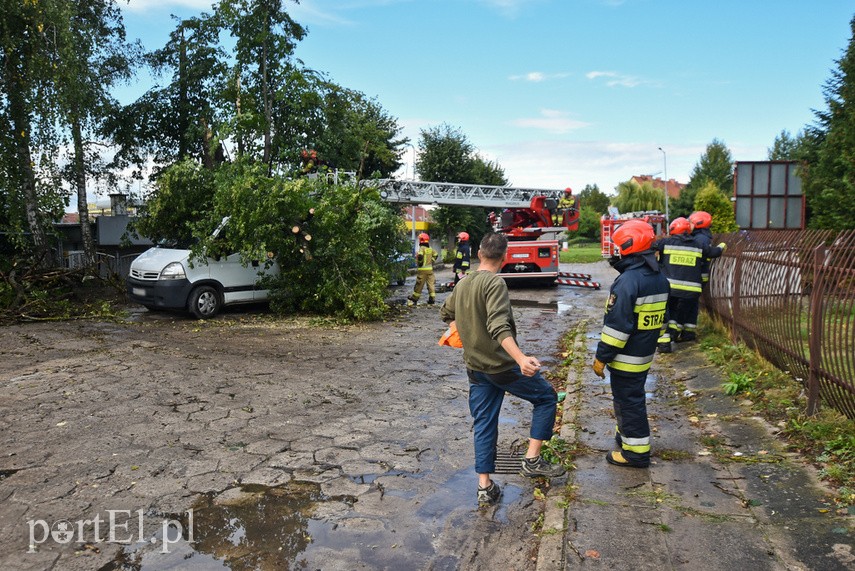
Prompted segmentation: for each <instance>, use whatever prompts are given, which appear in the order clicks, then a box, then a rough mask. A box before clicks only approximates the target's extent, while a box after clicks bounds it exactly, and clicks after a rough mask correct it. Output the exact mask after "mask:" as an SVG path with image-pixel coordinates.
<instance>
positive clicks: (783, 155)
mask: <svg viewBox="0 0 855 571" xmlns="http://www.w3.org/2000/svg"><path fill="white" fill-rule="evenodd" d="M802 139H803V134H802V133H799V134H798V135H796V136H795V137H793V136H792V135H790V132H789V131H787V130H786V129H784V130H783V131H781V133H780V134H779V135H778V136H777V137H775V142H774V143H772V146H771V147H770V148H769V149H767V150H768V159H769V160H770V161H796V160H799V158H800V157H801V153H800V147H801V144H802Z"/></svg>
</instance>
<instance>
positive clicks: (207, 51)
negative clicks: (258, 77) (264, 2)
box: [107, 15, 228, 168]
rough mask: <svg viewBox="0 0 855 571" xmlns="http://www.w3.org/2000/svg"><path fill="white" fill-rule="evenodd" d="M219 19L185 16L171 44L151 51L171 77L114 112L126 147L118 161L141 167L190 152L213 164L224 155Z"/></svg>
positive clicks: (154, 62) (157, 69) (159, 71)
mask: <svg viewBox="0 0 855 571" xmlns="http://www.w3.org/2000/svg"><path fill="white" fill-rule="evenodd" d="M218 42H219V27H218V24H217V20H216V19H214V18H212V17H210V16H207V15H203V16H202V17H200V18H188V19H185V20H180V21H179V22H178V25H177V27H176V28H175V29H174V30H173V31H172V32H171V33H170V34H169V39H168V40H167V42H166V45H165V46H164V47H162V48H160V49H158V50H155V51H153V52H151V53H149V54H147V56H146V60H147V62H148V64H149V65H150V67H151V69H152V71H153V72H154V73H155V74H156V75H157V77H158V78H162V79H163V80H165V84H164V85H156V86H155V87H153V88H152V89H150V90H149V91H147V92H146V93H145V94H143V96H142V97H140V98H139V99H138V100H137V101H135V102H133V103H132V104H130V105H128V106H126V107H125V108H123V109H120V110H117V112H116V113H115V114H114V115H113V116H111V117H110V120H109V121H108V122H107V130H108V132H109V133H110V135H111V136H112V137H113V138H114V140H115V141H116V143H117V145H118V146H119V147H120V151H119V153H117V155H116V159H115V160H116V165H117V166H125V165H129V164H130V165H136V166H138V167H141V166H142V165H144V164H145V163H146V162H147V161H148V159H149V158H151V159H152V160H153V161H154V163H155V164H156V165H167V166H168V165H171V164H172V163H174V162H177V161H180V160H183V159H185V158H188V157H189V158H192V159H194V160H198V161H200V162H202V164H204V165H205V166H206V167H207V168H213V166H214V162H215V155H216V154H219V155H220V156H218V157H216V158H217V159H218V160H219V161H220V162H221V161H222V160H223V157H222V156H221V155H222V152H223V150H222V147H221V146H220V145H219V141H218V137H219V136H222V135H221V132H222V123H223V121H224V120H225V118H224V117H223V115H224V113H223V105H222V103H221V92H222V90H223V89H224V84H225V81H226V73H227V69H228V66H227V65H226V61H227V55H226V53H225V51H224V50H223V49H222V48H221V47H219V45H218Z"/></svg>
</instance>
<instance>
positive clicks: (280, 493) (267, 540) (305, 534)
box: [102, 482, 341, 571]
mask: <svg viewBox="0 0 855 571" xmlns="http://www.w3.org/2000/svg"><path fill="white" fill-rule="evenodd" d="M231 491H232V490H230V492H231ZM234 492H235V493H233V494H229V493H228V492H226V494H223V495H221V496H219V499H218V498H215V497H210V496H206V497H205V498H203V499H202V500H201V501H199V502H197V503H196V504H195V505H194V506H193V510H192V514H184V515H183V517H182V518H180V523H181V526H182V528H183V529H179V528H178V527H177V526H171V527H169V528H168V529H166V536H167V539H168V544H166V543H164V538H163V532H162V531H159V532H158V533H157V534H155V536H154V537H153V538H152V540H151V544H148V543H142V544H136V545H133V546H130V547H129V548H126V549H125V551H124V552H123V553H122V554H121V555H120V557H119V558H117V559H116V561H114V562H113V564H112V565H111V566H107V567H104V568H102V571H112V570H115V571H120V570H121V571H162V570H166V569H176V568H180V569H189V570H196V569H200V570H201V569H221V568H222V569H231V570H232V571H242V570H246V571H249V570H254V569H290V568H292V565H294V563H295V562H297V561H299V560H300V559H301V556H302V555H303V554H304V553H305V552H306V550H307V549H308V548H309V546H310V545H311V543H312V541H313V539H312V538H313V537H314V536H315V535H317V534H324V533H326V532H327V531H328V530H327V529H326V528H330V529H332V528H334V526H333V525H332V524H330V523H327V522H324V521H322V520H320V519H317V518H316V517H315V513H316V511H317V508H318V505H319V504H320V503H321V502H325V501H330V500H334V499H336V498H328V497H326V496H324V495H323V494H322V493H321V491H320V486H318V485H317V484H313V483H306V482H300V483H296V484H295V483H291V484H288V485H286V486H279V487H275V488H268V487H264V486H246V487H243V488H240V489H239V490H238V489H234ZM337 499H338V500H341V498H337ZM190 517H192V520H191V519H190ZM164 551H166V553H164Z"/></svg>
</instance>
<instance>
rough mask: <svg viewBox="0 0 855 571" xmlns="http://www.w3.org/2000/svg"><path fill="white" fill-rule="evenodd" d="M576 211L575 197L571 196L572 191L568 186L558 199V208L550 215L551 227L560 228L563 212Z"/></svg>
mask: <svg viewBox="0 0 855 571" xmlns="http://www.w3.org/2000/svg"><path fill="white" fill-rule="evenodd" d="M575 209H576V197H575V196H573V189H572V188H570V187H569V186H568V187H567V188H565V189H564V194H563V195H562V196H561V198H560V199H558V208H556V209H555V212H554V213H553V214H552V225H553V226H560V225H561V222H562V220H563V219H564V212H566V211H573V210H575Z"/></svg>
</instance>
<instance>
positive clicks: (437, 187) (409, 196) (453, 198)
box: [378, 179, 562, 208]
mask: <svg viewBox="0 0 855 571" xmlns="http://www.w3.org/2000/svg"><path fill="white" fill-rule="evenodd" d="M378 182H379V185H378V189H379V190H380V196H381V198H383V200H386V201H387V202H397V203H400V204H435V205H437V206H483V207H485V208H529V207H530V206H531V200H532V198H534V197H535V196H544V197H546V198H551V199H554V200H556V201H558V200H559V199H560V198H561V195H562V191H560V190H544V189H540V188H518V187H513V186H490V185H482V184H457V183H453V182H422V181H412V180H392V179H381V180H380V181H378Z"/></svg>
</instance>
